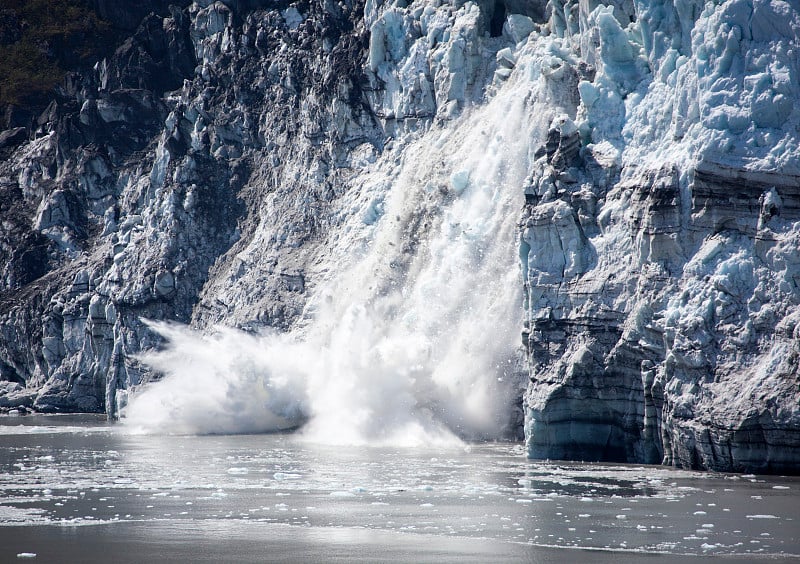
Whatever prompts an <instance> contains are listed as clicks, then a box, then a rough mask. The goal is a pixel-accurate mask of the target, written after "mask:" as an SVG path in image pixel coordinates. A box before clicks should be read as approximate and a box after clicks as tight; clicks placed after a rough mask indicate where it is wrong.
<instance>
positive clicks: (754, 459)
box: [0, 0, 800, 472]
mask: <svg viewBox="0 0 800 564" xmlns="http://www.w3.org/2000/svg"><path fill="white" fill-rule="evenodd" d="M92 6H93V8H94V9H95V10H96V11H97V13H98V14H99V15H100V16H101V17H103V18H105V19H106V20H110V21H111V22H112V24H113V25H114V26H115V28H116V29H118V30H120V33H121V34H122V35H123V36H124V37H125V39H124V40H123V41H121V42H120V44H119V46H118V47H117V48H116V50H115V51H114V52H113V53H108V54H107V56H106V57H104V58H102V59H100V60H98V61H97V64H96V65H95V66H94V68H93V70H92V71H90V72H82V73H73V74H70V75H68V76H67V78H66V79H65V81H64V83H63V84H62V85H61V86H60V87H59V88H58V89H57V91H56V93H55V95H54V97H53V101H52V103H51V104H50V105H49V106H48V107H47V109H46V110H45V111H44V112H43V113H42V114H41V115H40V116H39V117H38V118H36V119H32V120H30V121H29V122H28V123H25V124H16V125H19V127H16V128H12V129H9V130H7V131H5V132H2V133H0V155H1V157H2V162H1V163H0V217H2V224H0V265H2V276H0V320H2V334H0V405H4V406H18V405H24V406H32V407H33V408H35V409H38V410H41V411H106V412H107V413H109V414H110V415H115V412H116V410H117V408H118V405H119V401H118V400H119V398H120V397H124V395H125V394H124V392H125V391H126V390H131V389H134V388H136V387H140V386H142V385H143V384H146V383H147V382H148V381H149V380H150V379H152V378H153V377H154V373H152V371H151V370H150V369H149V368H147V367H146V366H145V365H143V364H142V363H141V362H140V358H139V356H137V355H138V353H139V352H141V351H143V350H149V349H152V348H154V347H158V346H159V345H160V342H161V338H160V337H159V336H158V334H157V333H155V332H153V331H151V330H150V329H149V328H148V326H147V325H146V324H145V320H147V319H153V320H167V321H178V322H181V323H188V324H191V325H192V326H194V327H196V328H197V329H200V330H207V331H208V330H210V329H211V328H212V327H214V326H217V325H219V324H224V325H230V326H235V327H240V328H243V329H246V330H248V331H259V330H261V329H263V328H265V327H273V328H277V329H279V330H281V331H298V330H302V329H303V328H304V327H306V326H308V325H313V323H314V319H315V314H314V312H315V311H317V310H318V303H317V302H319V301H320V300H323V301H324V299H323V297H322V294H321V289H322V288H323V287H324V286H325V284H326V283H327V282H328V281H330V280H331V279H332V278H335V277H336V276H337V273H338V272H340V271H342V270H343V269H344V268H345V267H346V266H348V267H349V265H352V264H353V263H354V262H357V261H358V257H359V256H360V253H361V252H362V247H363V246H364V245H366V244H367V243H365V240H366V238H368V237H369V236H370V233H372V232H371V231H370V229H372V226H373V225H380V224H381V223H384V224H385V223H386V222H390V221H396V222H397V223H398V224H400V227H398V228H397V230H396V232H395V233H396V234H397V235H398V237H399V239H397V240H396V241H388V242H387V243H386V247H385V255H386V256H385V262H386V263H387V264H388V265H389V267H388V268H389V270H388V271H387V272H389V274H382V275H381V276H383V277H384V278H382V280H383V281H382V282H380V283H376V286H381V285H383V286H386V287H388V286H391V285H393V284H395V283H399V284H401V285H402V280H403V279H404V277H407V276H411V274H409V273H415V272H416V271H417V270H419V268H418V267H416V266H415V263H414V261H413V260H412V259H410V258H409V257H412V256H415V255H417V254H419V253H421V252H422V251H421V250H420V249H427V248H428V247H433V246H434V245H432V244H430V243H428V244H426V241H429V240H430V238H431V233H433V232H434V230H435V229H438V228H440V227H441V226H442V225H445V224H446V221H445V220H443V219H441V213H442V212H440V211H438V210H439V209H440V208H441V207H442V206H447V205H451V202H452V201H453V200H454V199H458V198H459V197H461V194H462V193H463V192H464V191H465V190H466V191H469V190H474V187H473V186H474V185H476V184H477V183H478V180H477V179H478V178H479V175H478V174H477V172H476V171H475V170H472V169H470V170H467V169H463V170H462V169H459V168H457V167H456V168H452V167H454V166H455V165H451V164H450V162H449V161H448V162H445V159H444V157H442V159H441V163H440V164H436V163H431V162H429V160H425V155H426V154H428V155H429V154H432V153H433V152H435V151H439V150H441V146H442V145H443V144H444V143H445V141H443V140H444V139H445V137H446V135H445V134H447V135H454V136H457V135H458V131H459V128H461V129H466V128H472V129H474V130H476V131H478V130H480V129H481V128H483V129H484V130H485V132H488V131H492V130H493V129H492V128H493V127H495V126H496V124H493V123H488V122H487V123H485V124H484V125H480V124H475V123H473V122H469V120H468V118H469V116H470V115H472V114H475V115H478V116H479V117H478V118H476V119H479V120H480V119H484V120H494V121H497V122H501V121H502V120H503V110H496V111H494V113H489V114H487V115H488V116H489V117H480V115H479V114H478V113H477V112H478V110H479V109H480V108H483V107H486V106H487V104H490V103H495V104H496V102H494V101H496V100H503V99H504V98H503V96H506V97H510V96H509V94H510V93H513V94H515V95H516V96H517V97H518V98H520V99H522V100H524V104H525V108H526V112H527V114H528V116H530V118H526V120H527V119H532V120H533V123H534V124H533V125H532V126H530V127H527V126H526V127H525V128H522V129H521V130H520V133H519V134H518V138H516V139H513V140H512V139H510V138H509V137H508V136H506V137H505V138H504V140H503V141H502V143H505V144H506V145H510V144H512V143H513V145H514V150H513V151H510V154H513V155H514V163H513V165H512V164H511V163H505V164H504V165H503V166H505V167H506V168H512V167H521V169H522V170H523V172H524V174H522V179H524V180H522V179H517V175H515V174H509V175H508V176H507V177H504V178H507V180H506V183H507V184H508V187H507V189H508V190H511V191H514V192H515V193H516V194H518V195H519V206H518V207H517V208H516V209H514V210H513V211H512V212H510V213H513V214H514V217H513V219H514V220H516V219H517V218H518V215H517V214H519V209H520V207H521V208H522V211H521V214H522V215H521V220H520V221H519V236H518V245H517V247H518V248H514V245H509V246H508V249H507V253H508V255H507V256H508V257H509V260H512V261H513V260H517V259H515V258H514V257H516V256H518V257H519V259H518V260H519V265H517V266H515V268H516V269H517V272H519V271H520V270H521V276H520V277H519V278H520V279H519V280H518V281H517V279H516V278H515V279H506V278H503V279H502V280H499V281H498V284H499V285H500V287H505V286H508V285H513V286H515V287H514V288H509V290H508V293H510V294H514V292H516V291H517V287H521V288H522V289H523V290H524V303H523V304H522V307H521V310H522V311H520V312H519V315H520V316H523V314H524V318H525V320H524V327H519V326H517V316H516V315H514V314H512V315H506V317H508V318H509V319H508V322H507V323H506V325H508V326H509V327H511V328H513V329H514V332H516V334H517V335H518V334H519V329H520V328H521V329H522V333H523V346H524V348H525V351H526V353H527V360H528V371H529V376H530V383H529V385H528V388H527V391H526V392H525V394H524V411H525V436H526V441H527V445H528V452H529V454H530V455H531V456H532V457H547V458H570V459H583V460H595V459H602V460H617V461H636V462H653V463H659V462H664V463H666V464H674V465H680V466H686V467H701V468H711V469H718V470H756V471H765V472H796V471H798V469H800V376H798V353H799V352H800V350H798V346H799V345H798V338H799V337H798V333H797V331H800V328H798V329H796V325H797V322H798V321H800V315H799V314H798V313H797V312H798V311H800V310H798V308H797V305H798V301H800V290H799V289H798V286H797V283H798V281H797V276H798V272H800V270H798V269H799V268H800V266H799V265H800V254H798V251H797V249H798V244H799V243H800V227H798V225H799V224H798V220H800V217H798V214H800V211H799V210H798V202H800V162H798V155H799V154H800V147H798V141H799V140H800V129H798V124H800V110H798V109H796V108H795V103H794V102H795V101H796V100H798V99H800V86H798V84H800V76H799V75H798V73H800V54H799V53H800V45H798V42H799V40H798V37H800V17H799V16H798V12H797V6H795V5H792V4H791V3H789V2H783V1H781V0H772V1H766V0H759V1H755V2H751V1H744V0H729V1H727V2H721V3H716V4H713V3H709V4H708V5H706V4H705V3H703V2H699V1H693V0H687V1H681V2H677V1H676V2H672V1H668V0H662V1H659V0H653V1H649V2H648V1H644V0H636V1H633V2H616V1H615V2H611V3H607V5H606V4H605V3H602V4H601V3H599V2H588V1H583V0H581V1H580V2H572V1H566V2H562V1H560V0H551V1H550V2H547V3H545V2H543V1H542V2H537V1H511V0H506V1H494V0H480V1H479V2H477V3H472V2H468V3H461V2H438V1H436V2H414V3H411V4H408V5H406V3H405V2H403V1H402V0H400V1H398V2H395V3H394V4H386V3H382V2H379V1H373V0H368V1H367V2H366V4H363V3H361V2H350V1H347V0H343V1H340V2H333V1H332V0H326V1H310V2H295V3H291V2H284V1H267V0H263V1H258V0H247V1H246V0H230V1H225V2H220V1H218V2H210V1H208V0H204V1H196V2H193V3H191V4H189V3H183V4H174V5H170V4H169V3H168V2H158V1H151V2H149V3H140V5H138V6H137V7H135V8H134V7H131V8H120V6H119V3H114V2H104V1H102V0H97V1H95V2H94V3H92ZM506 115H508V116H515V114H512V113H508V114H506ZM513 119H518V118H517V117H513ZM431 139H434V140H433V141H431ZM500 139H501V135H500V134H499V133H498V134H496V135H495V141H496V142H497V143H500V142H501V141H498V140H500ZM473 144H474V143H473ZM491 147H492V143H491V142H490V141H488V140H487V142H486V149H487V151H488V150H489V149H491ZM493 150H497V149H493ZM499 151H500V152H502V148H501V149H499ZM448 158H449V157H448ZM415 159H416V160H415ZM415 162H416V163H418V164H419V165H420V166H422V163H424V166H425V167H430V168H431V169H436V168H440V169H441V170H431V171H425V174H422V173H420V175H419V181H420V182H423V183H424V185H425V191H424V192H421V195H420V199H419V200H418V201H415V202H416V203H414V205H413V206H410V208H409V210H417V211H416V212H413V211H408V214H407V215H402V214H399V213H398V214H395V215H394V216H392V214H387V213H385V210H386V209H388V207H387V206H388V204H385V202H384V196H383V194H384V191H385V190H389V189H390V188H387V187H385V186H390V185H392V184H393V183H394V182H395V180H393V179H395V178H399V177H404V175H406V173H405V172H404V171H405V170H406V168H405V167H413V166H414V163H415ZM409 163H410V164H409ZM493 174H495V176H498V177H499V175H500V173H499V172H495V173H493ZM486 182H488V181H486ZM384 185H385V186H384ZM401 188H402V189H403V190H410V188H407V187H406V185H405V184H404V185H402V186H401ZM523 198H524V204H523ZM443 222H444V223H443ZM450 228H452V229H455V230H456V231H459V232H460V235H459V236H464V234H469V233H468V229H467V227H466V226H464V225H460V224H459V225H451V226H450ZM354 234H355V235H354ZM434 250H435V249H434ZM474 252H476V253H477V255H476V256H478V257H480V255H481V248H480V246H479V247H478V248H477V250H475V251H474ZM372 266H374V267H375V268H376V269H377V268H378V266H377V265H372ZM381 268H383V267H381ZM376 272H377V270H376ZM397 273H401V274H397ZM414 275H415V276H417V275H416V274H414ZM469 275H470V274H469V272H460V273H458V277H457V278H466V279H468V278H469ZM376 277H377V275H376ZM398 280H400V282H397V281H398ZM448 284H449V287H448V291H457V290H458V291H461V292H470V291H474V287H473V288H470V286H469V284H467V285H466V286H464V287H462V286H460V285H455V284H454V283H453V282H452V281H450V282H448ZM481 288H483V287H482V286H481ZM347 291H349V292H362V291H365V289H362V288H349V289H348V290H347ZM370 291H374V292H376V295H377V294H378V293H383V294H385V293H386V290H385V288H383V289H375V290H373V289H372V288H370ZM481 291H484V292H491V291H493V290H491V289H490V288H486V289H483V290H481ZM448 315H451V314H448ZM486 318H487V319H489V318H490V317H489V316H487V317H486ZM448 319H449V318H448ZM445 321H446V320H441V321H440V322H445ZM440 322H437V323H440ZM478 323H479V322H478ZM473 324H474V323H473ZM492 330H493V328H488V329H487V330H486V331H483V333H487V332H488V333H491V331H492ZM437 331H438V329H437ZM496 335H497V338H498V339H501V340H505V341H509V340H513V341H514V342H513V343H512V344H511V345H510V348H511V349H513V348H515V347H516V346H517V343H518V341H517V340H516V339H517V338H516V337H513V338H512V337H508V336H507V335H506V332H505V330H502V331H501V330H497V332H496ZM470 339H472V343H473V345H474V346H478V345H477V343H483V341H481V340H480V338H479V337H478V336H470ZM469 346H470V345H469V344H468V343H464V344H463V349H466V348H469ZM480 346H482V345H480ZM506 348H509V347H508V346H507V347H506ZM493 378H494V376H493V375H488V379H490V380H491V379H493ZM455 381H456V382H457V381H458V380H455Z"/></svg>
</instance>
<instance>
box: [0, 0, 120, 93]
mask: <svg viewBox="0 0 800 564" xmlns="http://www.w3.org/2000/svg"><path fill="white" fill-rule="evenodd" d="M110 37H111V30H110V27H109V26H108V25H107V24H105V23H104V22H103V21H102V20H100V19H99V18H98V17H97V16H96V15H95V13H94V12H93V11H92V10H91V9H90V8H89V7H88V5H87V3H86V1H85V0H2V3H0V107H2V106H5V105H7V104H14V105H19V106H30V105H36V104H37V102H40V101H41V100H43V99H44V98H45V97H46V95H47V93H48V92H50V91H51V90H52V89H53V87H55V86H56V85H57V84H58V83H59V82H60V81H61V80H62V79H63V77H64V74H65V73H66V72H67V71H69V70H75V69H77V68H80V67H82V66H85V65H87V64H90V63H92V62H93V61H94V60H95V59H96V58H97V55H98V54H99V53H100V52H101V49H102V47H103V46H104V45H107V44H108V41H109V40H110Z"/></svg>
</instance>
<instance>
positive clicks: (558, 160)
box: [522, 0, 800, 472]
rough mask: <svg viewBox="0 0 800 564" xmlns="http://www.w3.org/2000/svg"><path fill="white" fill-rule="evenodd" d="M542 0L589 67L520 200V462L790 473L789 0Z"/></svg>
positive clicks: (793, 439)
mask: <svg viewBox="0 0 800 564" xmlns="http://www.w3.org/2000/svg"><path fill="white" fill-rule="evenodd" d="M551 6H552V7H553V12H552V16H551V22H550V26H551V29H553V31H554V32H555V33H556V34H558V35H561V36H563V38H564V41H565V42H569V43H571V45H572V49H573V53H574V54H575V57H576V58H580V59H582V60H583V61H585V62H586V63H587V64H591V65H592V66H593V67H594V72H593V76H589V77H587V78H585V79H583V80H581V81H580V83H579V84H578V86H577V90H578V92H579V95H580V103H579V104H578V105H577V108H576V110H575V112H574V113H575V116H576V117H575V120H574V125H570V127H569V128H567V130H566V131H565V127H564V125H563V124H562V123H557V124H554V125H553V127H552V128H551V138H552V141H551V143H549V144H548V146H547V147H545V153H546V154H545V155H543V156H542V157H541V159H540V163H539V165H538V166H539V167H540V170H541V171H542V172H541V173H538V175H537V178H536V182H535V183H534V186H533V187H532V188H531V189H530V190H529V191H530V192H533V193H534V195H533V196H532V197H531V198H529V205H528V206H527V210H526V212H525V214H526V216H527V217H528V219H527V220H526V224H525V225H526V227H525V231H524V232H523V242H522V247H523V250H524V252H523V264H527V265H528V270H529V272H530V271H531V267H530V265H532V264H533V265H535V269H534V270H533V273H535V277H532V275H531V274H529V275H528V280H527V292H526V294H527V303H528V313H529V318H528V328H527V329H526V331H527V332H528V337H527V340H528V350H529V358H530V361H531V384H530V386H529V389H528V393H527V395H526V405H527V424H526V436H527V443H528V449H529V453H530V455H531V456H536V457H538V456H542V457H549V458H580V459H587V460H588V459H611V460H627V461H645V462H664V463H667V464H676V465H681V466H692V467H702V468H714V469H719V470H745V469H746V470H757V471H773V472H784V471H796V470H797V468H798V460H800V450H798V447H799V446H800V427H798V423H800V409H798V399H800V396H799V395H798V394H799V392H798V388H797V381H798V380H797V378H798V376H797V374H798V364H797V360H796V359H797V351H798V348H797V335H796V333H795V326H796V321H795V317H796V316H795V314H794V312H795V310H796V308H797V305H798V300H799V299H800V292H799V291H798V287H797V285H796V283H795V282H794V278H795V277H796V273H797V270H796V266H795V265H796V262H797V261H796V259H795V255H796V248H797V243H798V234H799V233H798V219H800V216H799V215H798V208H797V201H798V200H797V198H798V195H799V194H800V176H799V175H798V164H800V161H798V154H799V153H798V148H797V147H798V145H797V144H798V139H799V138H800V135H799V133H798V132H799V131H800V130H799V129H798V124H800V114H799V113H798V111H797V109H796V107H795V104H793V103H791V104H790V103H788V102H787V101H788V100H789V99H797V96H798V94H799V92H798V84H799V83H798V81H797V76H798V71H800V64H799V59H798V55H797V53H798V50H797V48H798V38H799V37H800V33H799V32H800V18H799V17H798V12H797V6H796V5H794V6H793V5H792V4H791V3H788V2H782V1H772V2H770V1H764V2H760V1H756V2H748V1H738V0H733V1H728V2H719V3H703V2H691V1H689V2H683V1H682V2H634V3H633V4H631V5H627V6H626V5H613V6H612V5H609V6H602V5H595V4H584V3H579V4H578V3H575V4H567V5H565V6H562V7H560V8H559V10H555V8H556V4H555V3H553V4H551ZM562 12H563V13H565V14H567V15H568V16H572V17H574V18H575V19H577V20H578V24H579V25H569V24H568V23H566V24H565V23H564V21H565V18H564V17H562V16H561V13H562ZM566 21H567V22H569V17H567V18H566ZM579 65H580V64H579ZM579 65H576V66H578V67H579ZM573 130H577V131H578V132H579V133H577V134H574V133H572V131H573ZM557 210H560V211H557ZM554 249H564V251H565V252H563V253H558V252H557V251H555V250H554ZM554 254H556V255H561V254H563V259H562V258H559V259H558V260H556V261H555V262H554V261H552V260H549V259H548V260H545V259H543V258H542V256H540V255H543V256H544V257H550V256H552V255H554ZM543 263H544V265H545V266H542V264H543Z"/></svg>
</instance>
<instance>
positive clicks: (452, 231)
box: [124, 8, 558, 445]
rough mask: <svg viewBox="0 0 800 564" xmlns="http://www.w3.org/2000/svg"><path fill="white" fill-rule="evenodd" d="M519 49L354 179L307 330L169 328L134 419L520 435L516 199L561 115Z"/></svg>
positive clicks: (171, 425)
mask: <svg viewBox="0 0 800 564" xmlns="http://www.w3.org/2000/svg"><path fill="white" fill-rule="evenodd" d="M468 15H469V16H471V17H473V18H477V17H478V16H479V12H477V10H476V9H475V8H473V10H472V13H468ZM495 44H496V45H500V44H501V43H500V42H499V41H495ZM518 56H519V60H518V62H517V63H516V71H515V72H514V73H511V75H510V78H508V79H507V80H502V81H500V80H498V81H497V82H496V83H495V84H494V85H493V86H492V87H491V93H490V96H491V98H490V99H489V100H488V102H487V103H486V104H483V105H476V106H475V107H467V108H465V110H464V112H463V115H462V116H461V117H459V118H454V119H452V120H448V121H446V122H444V123H443V124H442V125H432V126H430V127H427V128H424V129H421V130H419V131H416V130H415V131H410V132H407V133H404V134H403V135H402V136H401V137H400V138H399V139H397V140H395V142H394V143H395V147H394V148H391V149H387V150H386V151H384V153H383V155H381V157H380V158H378V159H377V160H376V161H375V162H374V163H372V164H371V165H370V166H369V167H368V168H367V169H366V170H365V171H364V172H363V173H362V174H361V175H360V176H359V177H358V178H356V179H354V180H352V181H351V183H352V186H354V189H353V191H352V192H351V193H349V194H348V196H347V197H348V200H349V201H348V206H350V213H349V216H348V218H347V219H346V221H345V222H343V224H342V225H341V226H340V227H339V228H338V229H339V232H338V233H336V234H335V235H334V236H332V237H331V238H332V239H333V240H335V241H336V242H337V243H336V246H334V247H333V248H332V249H331V252H332V254H333V255H334V256H335V257H338V259H339V260H340V261H341V263H342V264H343V265H345V266H344V268H342V270H341V272H337V273H335V274H334V275H332V276H331V279H330V280H329V281H328V282H326V283H325V284H324V285H320V286H319V287H317V288H316V289H315V294H314V296H312V298H311V300H310V301H309V306H308V310H309V311H308V313H307V322H306V323H305V324H303V326H302V327H298V328H297V329H295V330H293V331H291V332H289V333H271V334H262V335H259V336H251V335H246V334H243V333H240V332H236V331H233V330H229V329H223V330H220V331H219V332H218V333H217V334H215V335H213V336H208V337H204V336H201V335H200V334H196V333H187V331H186V330H181V329H178V328H176V327H174V326H162V327H160V328H158V330H159V331H160V332H162V334H163V335H164V336H165V337H167V338H168V340H169V342H170V345H169V346H168V347H167V348H166V349H165V350H163V351H160V352H158V353H155V354H151V355H148V356H145V357H144V358H143V360H144V361H145V362H146V363H148V364H151V365H152V366H154V367H155V368H157V369H159V370H161V371H163V372H165V373H166V374H167V376H166V378H165V379H164V380H163V381H161V382H159V383H157V384H154V385H152V386H150V387H148V388H147V389H145V390H144V391H143V392H141V393H139V394H137V395H136V396H134V398H133V400H132V401H131V403H130V404H129V405H128V407H127V408H126V409H125V412H124V413H125V422H126V424H128V425H132V426H134V427H136V428H143V429H150V430H170V431H178V432H246V431H250V432H252V431H269V430H275V429H280V428H286V427H294V426H298V425H300V424H304V427H303V433H304V434H305V435H307V436H309V437H312V438H313V439H315V440H320V441H324V442H334V443H338V442H343V443H356V444H358V443H364V442H369V443H371V444H375V443H385V444H407V445H408V444H410V445H414V444H430V443H438V442H444V443H452V442H453V441H454V440H457V438H456V437H468V438H498V437H502V436H509V434H511V433H513V426H514V424H515V423H516V422H515V421H514V417H515V416H516V415H517V414H516V413H515V410H514V404H515V403H516V400H518V397H519V394H520V392H521V389H520V385H521V384H520V372H521V367H520V356H521V354H520V350H519V349H520V344H519V332H520V330H521V322H522V316H521V305H522V304H521V283H520V274H519V266H518V261H517V258H516V256H515V253H514V252H513V249H514V248H515V246H516V240H517V237H518V235H517V228H518V226H517V224H518V211H519V209H520V207H521V205H522V203H523V201H524V188H525V184H526V181H527V179H528V176H529V174H530V170H531V163H532V162H533V159H534V155H533V154H532V147H535V146H536V145H537V144H536V140H537V139H538V140H543V139H544V134H545V131H546V128H543V127H542V123H541V117H542V115H543V114H545V113H547V112H550V113H554V112H557V111H558V108H557V107H554V106H553V104H552V103H550V102H549V101H548V100H547V97H546V93H544V92H543V91H542V89H541V86H542V84H543V82H542V80H541V73H542V65H543V64H549V61H550V58H549V55H548V54H547V53H544V52H542V51H541V50H539V49H537V47H536V45H535V44H531V45H530V46H529V47H522V46H521V48H520V52H519V55H518ZM488 78H489V79H491V78H492V77H491V75H490V76H489V77H488ZM396 95H398V93H394V94H392V93H389V94H387V96H389V97H390V96H396Z"/></svg>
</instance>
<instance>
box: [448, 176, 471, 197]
mask: <svg viewBox="0 0 800 564" xmlns="http://www.w3.org/2000/svg"><path fill="white" fill-rule="evenodd" d="M467 186H469V171H468V170H459V171H457V172H454V173H453V174H451V175H450V187H451V188H452V189H453V192H455V193H456V194H457V195H460V194H461V193H462V192H464V190H466V189H467Z"/></svg>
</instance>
